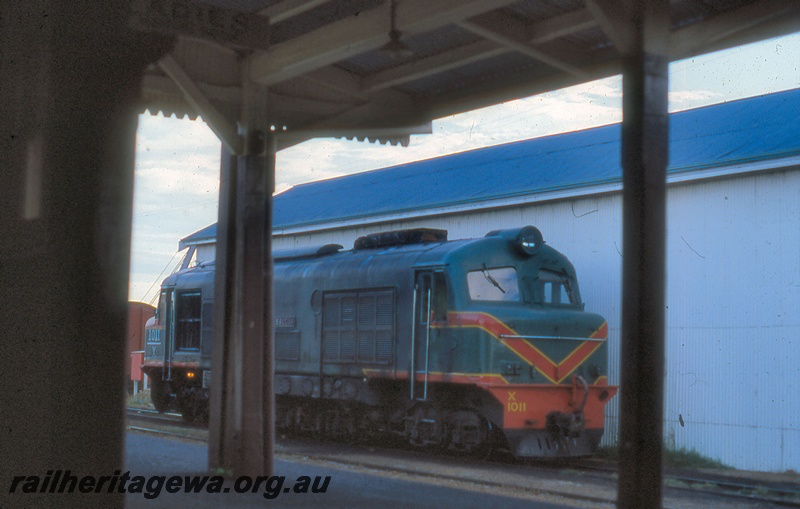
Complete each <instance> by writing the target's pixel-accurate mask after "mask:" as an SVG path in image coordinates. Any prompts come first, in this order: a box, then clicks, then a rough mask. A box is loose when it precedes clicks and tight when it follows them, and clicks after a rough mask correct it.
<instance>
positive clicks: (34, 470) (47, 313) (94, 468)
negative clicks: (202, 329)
mask: <svg viewBox="0 0 800 509" xmlns="http://www.w3.org/2000/svg"><path fill="white" fill-rule="evenodd" d="M125 6H126V2H124V1H121V0H118V1H109V2H96V3H92V4H73V3H69V2H60V1H45V2H33V3H31V2H4V3H2V7H0V203H2V214H0V287H2V291H0V324H2V326H1V327H2V334H0V380H1V381H0V415H2V417H1V418H0V423H1V424H2V425H1V426H0V507H3V508H4V509H6V508H9V507H121V506H122V500H123V499H122V495H121V494H118V493H106V492H103V493H88V494H80V493H74V494H72V495H70V494H57V495H51V494H49V493H20V490H21V488H20V486H19V485H18V486H17V490H16V491H15V492H14V493H9V491H10V489H11V486H12V481H13V479H14V477H18V476H26V477H29V478H30V477H34V476H35V477H38V478H39V479H40V480H41V481H42V482H43V481H44V479H45V478H46V477H47V476H48V472H50V473H51V474H54V473H55V472H56V471H58V470H63V471H66V470H69V471H71V473H72V475H76V476H81V477H82V476H95V477H100V476H113V475H114V473H115V471H118V470H119V469H121V468H122V437H123V401H124V399H123V398H124V388H125V383H126V381H125V362H128V360H127V359H126V358H125V350H126V349H125V341H126V316H127V293H128V267H129V258H130V233H131V206H132V190H133V157H134V137H135V132H136V124H137V114H138V112H139V108H140V107H139V105H138V104H137V96H138V93H139V86H140V79H141V72H142V70H143V68H144V66H145V65H147V64H148V63H149V62H151V61H154V60H156V59H157V58H158V57H159V56H160V55H161V54H163V53H164V52H166V51H167V50H168V49H169V46H168V42H167V41H165V40H163V39H160V38H156V37H149V38H147V39H145V38H142V37H140V36H136V35H134V34H131V33H129V32H127V30H126V28H125V22H126V20H125V16H124V14H123V13H124V12H125ZM48 491H49V490H48ZM75 491H79V490H77V489H76V490H75Z"/></svg>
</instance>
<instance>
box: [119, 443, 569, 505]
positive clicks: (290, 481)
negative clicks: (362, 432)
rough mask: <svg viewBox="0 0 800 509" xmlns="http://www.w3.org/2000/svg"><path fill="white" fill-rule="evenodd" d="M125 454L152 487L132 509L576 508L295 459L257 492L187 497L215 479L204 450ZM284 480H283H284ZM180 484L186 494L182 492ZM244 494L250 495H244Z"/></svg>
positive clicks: (187, 446) (130, 498)
mask: <svg viewBox="0 0 800 509" xmlns="http://www.w3.org/2000/svg"><path fill="white" fill-rule="evenodd" d="M125 450H126V459H125V470H126V471H129V472H130V474H129V475H130V477H131V478H134V477H136V476H141V478H143V479H144V480H145V481H146V483H145V484H144V486H142V488H141V491H142V493H130V492H129V493H127V495H126V496H125V507H127V508H130V509H139V508H141V509H150V508H162V507H163V508H180V507H192V508H206V507H208V508H211V507H214V508H218V507H231V508H234V507H236V508H250V507H254V508H255V507H259V508H264V507H324V508H361V507H363V508H378V509H388V508H405V507H408V508H431V509H433V508H436V509H448V508H452V509H472V508H474V509H487V508H494V507H501V508H508V509H515V508H525V509H532V508H533V509H568V508H569V507H570V506H565V505H558V504H552V503H549V502H538V501H532V500H530V499H527V500H526V499H525V498H518V497H508V496H502V495H497V494H493V493H491V492H490V491H489V492H487V490H485V489H474V490H473V489H469V487H467V488H464V489H459V488H454V487H450V486H441V485H437V484H435V483H428V482H414V481H409V480H407V479H402V478H400V477H402V476H393V475H387V473H386V472H377V471H375V472H364V471H353V469H350V468H348V467H347V466H343V465H338V464H331V465H330V466H319V465H318V464H307V463H304V462H303V461H302V460H295V459H292V460H284V459H276V461H275V475H276V478H275V479H271V480H264V481H261V483H259V485H258V486H257V487H256V486H255V482H256V480H254V479H241V480H235V479H234V480H226V481H225V482H224V485H223V484H217V485H214V484H213V477H209V480H208V481H207V483H206V485H205V486H204V487H203V488H202V489H200V490H199V493H186V492H185V483H186V481H185V479H186V476H189V477H193V476H199V477H197V478H196V479H202V477H203V476H212V475H213V474H210V473H209V472H208V470H207V447H206V445H205V444H194V443H187V442H182V441H177V440H169V439H164V438H158V437H151V436H146V435H142V434H137V433H128V434H127V435H126V441H125ZM318 476H319V480H318V486H317V487H318V491H319V487H321V486H322V484H323V483H324V479H325V478H326V477H327V476H330V481H329V483H328V485H327V489H326V490H325V492H324V493H321V492H319V493H313V492H312V491H313V489H312V488H313V485H314V482H315V481H317V477H318ZM161 477H163V478H164V480H163V481H162V480H160V478H161ZM173 477H180V478H181V479H180V482H179V481H178V480H174V479H173V480H172V481H170V478H173ZM280 477H283V478H284V479H283V480H282V481H281V480H280V479H279V478H280ZM304 478H308V480H309V481H310V482H309V483H307V484H306V483H305V479H304ZM218 481H219V479H218ZM170 482H172V483H173V486H172V488H171V491H176V492H174V493H169V492H168V491H170V490H168V488H167V486H168V484H169V483H170ZM237 483H238V485H237ZM159 484H160V488H159ZM179 485H180V488H179V489H176V488H178V486H179ZM148 486H149V488H148ZM254 490H255V492H254ZM295 490H297V491H299V492H295ZM213 491H219V492H218V493H216V492H213ZM237 491H239V492H237ZM241 491H246V492H244V493H241ZM303 491H306V492H303ZM265 495H266V496H265ZM270 497H272V498H270Z"/></svg>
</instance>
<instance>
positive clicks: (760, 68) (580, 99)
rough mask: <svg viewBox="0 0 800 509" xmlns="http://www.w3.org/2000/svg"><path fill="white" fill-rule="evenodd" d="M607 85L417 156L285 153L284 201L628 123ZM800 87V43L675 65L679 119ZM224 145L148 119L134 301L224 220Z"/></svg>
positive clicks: (494, 113) (511, 116)
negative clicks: (437, 161)
mask: <svg viewBox="0 0 800 509" xmlns="http://www.w3.org/2000/svg"><path fill="white" fill-rule="evenodd" d="M621 87H622V79H621V77H619V76H615V77H611V78H606V79H602V80H598V81H594V82H590V83H586V84H582V85H578V86H574V87H569V88H565V89H562V90H558V91H554V92H550V93H546V94H540V95H536V96H532V97H528V98H525V99H519V100H516V101H510V102H507V103H503V104H500V105H497V106H493V107H490V108H483V109H480V110H475V111H472V112H467V113H463V114H459V115H454V116H450V117H446V118H442V119H439V120H435V121H434V122H433V133H432V134H428V135H419V136H412V137H411V143H410V145H409V146H408V147H392V146H386V145H377V144H369V143H366V142H358V141H348V140H338V139H317V140H310V141H307V142H305V143H301V144H299V145H296V146H294V147H291V148H289V149H285V150H282V151H280V152H278V155H277V169H276V179H275V181H276V191H277V192H281V191H285V190H286V189H288V188H290V187H291V186H293V185H296V184H301V183H305V182H312V181H316V180H322V179H328V178H334V177H338V176H341V175H347V174H351V173H357V172H362V171H367V170H373V169H377V168H383V167H387V166H393V165H396V164H402V163H406V162H411V161H417V160H421V159H428V158H431V157H437V156H441V155H446V154H453V153H456V152H462V151H464V150H469V149H474V148H479V147H486V146H491V145H498V144H501V143H508V142H511V141H517V140H524V139H529V138H537V137H540V136H545V135H549V134H556V133H563V132H570V131H575V130H580V129H587V128H591V127H596V126H600V125H606V124H611V123H616V122H620V121H621V120H622V88H621ZM799 87H800V34H795V35H791V36H785V37H779V38H775V39H769V40H766V41H762V42H759V43H756V44H751V45H747V46H742V47H738V48H734V49H730V50H725V51H721V52H716V53H711V54H708V55H704V56H701V57H695V58H691V59H687V60H682V61H679V62H675V63H673V64H671V65H670V94H669V109H670V111H681V110H686V109H691V108H698V107H701V106H707V105H709V104H717V103H721V102H726V101H731V100H736V99H741V98H744V97H753V96H757V95H762V94H768V93H773V92H778V91H781V90H788V89H792V88H799ZM220 150H221V148H220V143H219V141H218V140H217V138H216V136H215V135H214V134H213V133H212V132H211V130H210V129H209V128H208V126H207V125H206V124H205V123H204V122H203V121H202V120H196V121H192V120H179V119H176V118H174V117H172V118H165V117H163V116H153V115H150V114H149V113H147V114H143V115H140V116H139V128H138V130H137V135H136V166H135V171H134V175H135V181H134V203H133V232H132V247H131V272H130V286H129V299H130V300H133V301H143V302H150V301H151V299H153V298H154V296H155V295H156V294H157V291H158V287H159V285H160V283H161V280H162V279H163V278H164V277H166V276H167V275H168V274H169V273H170V272H172V270H173V269H174V267H175V265H176V264H177V263H178V262H179V261H180V257H181V255H182V254H183V253H178V252H177V250H178V241H179V240H180V239H181V238H183V237H186V236H187V235H189V234H191V233H193V232H195V231H197V230H200V229H201V228H205V227H206V226H208V225H210V224H212V223H214V222H216V220H217V201H218V192H219V160H220Z"/></svg>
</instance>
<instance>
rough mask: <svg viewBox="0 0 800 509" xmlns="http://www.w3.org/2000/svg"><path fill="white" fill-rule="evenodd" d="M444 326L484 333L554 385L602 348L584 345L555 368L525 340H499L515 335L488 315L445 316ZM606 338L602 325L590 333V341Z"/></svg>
mask: <svg viewBox="0 0 800 509" xmlns="http://www.w3.org/2000/svg"><path fill="white" fill-rule="evenodd" d="M447 323H448V327H477V328H480V329H483V330H485V331H486V332H487V333H489V334H490V335H491V336H492V337H494V338H495V339H496V340H498V341H500V342H501V343H502V344H503V345H504V346H506V347H508V348H510V349H511V350H512V351H513V352H514V353H515V354H517V355H518V356H519V357H520V358H522V360H524V361H525V362H527V363H528V364H529V365H531V366H533V367H535V368H536V370H537V371H539V372H540V373H541V374H542V375H544V376H545V378H547V379H548V380H550V381H551V382H553V383H561V382H562V381H564V379H566V378H567V377H568V376H569V375H570V374H571V373H572V372H573V371H575V368H577V367H578V366H580V364H581V363H582V362H583V361H585V360H586V359H587V358H588V357H589V356H590V355H592V354H593V353H594V352H595V351H596V350H597V349H598V348H600V345H601V342H599V341H584V342H583V343H581V344H580V345H578V346H577V347H576V348H575V350H573V351H572V352H570V354H569V355H567V357H565V358H564V359H563V360H562V361H561V362H560V363H558V364H556V363H555V362H553V361H552V360H551V359H550V358H549V357H547V356H546V355H545V354H544V353H542V352H541V351H540V350H539V349H538V348H536V347H535V346H533V345H532V344H530V343H529V342H528V341H527V340H525V339H522V338H508V337H506V338H504V337H501V336H504V335H507V336H516V335H518V334H517V333H516V332H515V331H514V330H513V329H511V328H510V327H508V326H507V325H506V324H504V323H503V322H501V321H500V320H498V319H497V318H495V317H494V316H492V315H490V314H488V313H448V314H447ZM607 336H608V324H607V323H606V322H603V325H601V326H600V327H599V328H598V329H597V330H596V331H595V332H594V333H592V335H591V336H589V338H592V339H594V338H597V339H605V338H606V337H607ZM587 339H588V338H587Z"/></svg>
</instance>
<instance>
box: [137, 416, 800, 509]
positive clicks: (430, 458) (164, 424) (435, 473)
mask: <svg viewBox="0 0 800 509" xmlns="http://www.w3.org/2000/svg"><path fill="white" fill-rule="evenodd" d="M128 417H129V419H130V420H129V426H128V427H129V429H131V430H134V431H138V432H144V433H155V434H159V435H163V436H165V437H168V438H182V439H189V440H193V441H205V440H207V435H206V436H202V435H201V436H198V433H197V432H198V431H203V430H202V429H200V428H198V427H197V426H193V425H188V424H186V423H185V422H183V420H182V419H181V417H180V415H179V414H172V415H169V414H167V415H166V416H165V415H161V414H158V413H157V412H152V411H151V412H147V411H142V410H139V409H128ZM134 421H135V422H137V423H138V422H143V423H147V424H148V426H146V427H145V426H139V425H132V423H133V422H134ZM165 428H166V429H165ZM174 428H180V429H178V430H176V429H174ZM276 454H277V456H278V457H282V458H285V459H291V460H295V459H297V460H300V461H313V462H317V463H321V464H328V465H342V466H345V467H348V468H360V469H366V470H372V471H379V472H385V473H387V474H392V475H398V474H399V475H406V476H409V477H417V478H424V479H427V480H435V481H437V482H444V483H465V482H466V483H469V484H471V485H475V486H480V487H483V488H485V489H500V490H504V491H513V492H516V493H518V494H522V495H525V494H529V495H549V496H553V497H561V498H566V499H570V500H575V501H580V502H583V503H588V504H598V505H607V506H610V507H613V506H614V504H615V496H616V475H617V467H616V464H615V463H613V462H610V461H599V460H583V461H570V462H568V463H558V464H553V463H550V464H548V463H546V462H535V463H532V464H531V463H525V464H523V463H521V462H519V461H518V460H514V459H513V458H511V457H510V456H503V455H500V456H499V457H495V458H493V459H489V460H480V459H473V458H468V457H463V456H455V455H452V454H431V452H430V451H425V452H422V451H416V450H409V449H398V448H388V447H382V446H374V445H364V444H342V443H337V442H331V441H322V440H313V441H310V442H309V441H303V440H300V439H298V438H282V439H280V440H279V442H278V447H277V448H276ZM487 465H488V466H489V468H487ZM565 476H567V477H565ZM576 478H578V479H577V480H576ZM565 479H569V480H568V481H565ZM565 482H566V483H567V484H569V486H568V488H567V489H565V488H564V484H565ZM579 485H580V486H582V487H579ZM664 486H665V488H664V493H665V496H666V499H665V504H664V507H665V508H674V509H678V508H682V507H684V506H682V505H678V504H674V503H673V504H670V503H669V500H670V498H675V497H677V498H681V497H682V496H683V497H686V496H688V497H695V496H699V495H702V496H703V497H711V498H716V499H722V500H728V501H731V502H733V501H738V502H741V503H742V504H745V505H742V507H750V506H751V505H750V504H752V507H765V508H768V507H795V508H800V486H798V485H796V484H794V485H793V484H791V483H778V482H766V481H764V482H762V481H758V483H754V482H748V480H743V479H741V478H734V477H730V476H726V475H724V474H707V473H695V472H693V473H691V474H690V475H687V474H682V473H675V472H670V473H668V474H666V475H665V476H664ZM723 506H724V504H723V505H721V506H720V507H723ZM708 507H709V508H710V507H713V504H712V505H709V506H708Z"/></svg>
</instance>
